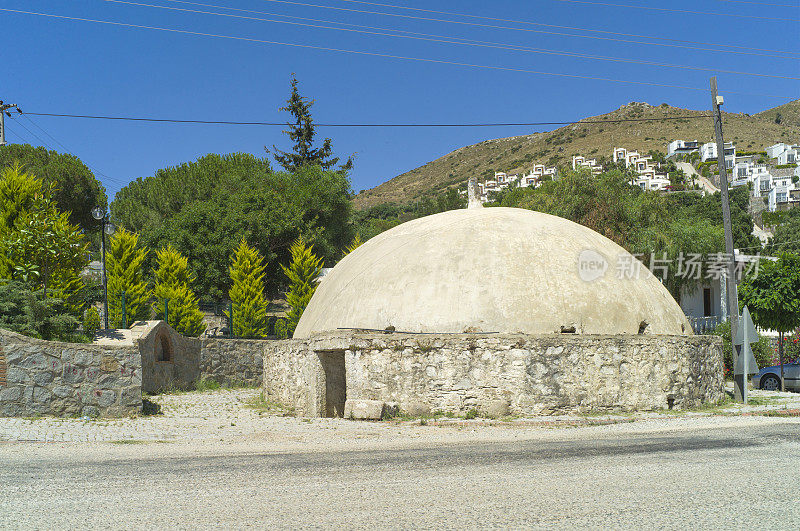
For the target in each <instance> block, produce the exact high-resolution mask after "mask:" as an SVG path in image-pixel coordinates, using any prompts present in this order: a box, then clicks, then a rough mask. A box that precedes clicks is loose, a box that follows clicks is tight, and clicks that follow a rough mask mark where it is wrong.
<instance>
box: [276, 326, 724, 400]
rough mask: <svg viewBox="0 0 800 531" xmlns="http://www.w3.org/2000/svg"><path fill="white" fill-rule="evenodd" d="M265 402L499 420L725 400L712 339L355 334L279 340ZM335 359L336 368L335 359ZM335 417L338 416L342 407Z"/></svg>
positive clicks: (716, 342)
mask: <svg viewBox="0 0 800 531" xmlns="http://www.w3.org/2000/svg"><path fill="white" fill-rule="evenodd" d="M270 350H271V352H269V353H265V355H264V390H265V392H266V394H267V395H268V396H269V397H271V398H273V399H275V400H279V401H281V402H283V403H284V404H287V405H292V406H294V407H296V408H297V411H298V412H299V413H300V414H304V415H308V416H328V415H330V412H331V409H332V408H331V405H330V402H331V401H336V403H337V407H338V405H339V404H340V402H343V400H344V399H345V397H342V396H339V395H338V394H337V391H336V389H335V387H336V386H338V385H339V383H337V382H335V381H334V382H333V384H332V385H331V382H330V381H329V380H330V379H331V377H332V376H333V377H334V380H335V379H337V378H338V377H337V376H336V375H337V374H338V372H337V371H338V369H336V368H335V367H331V366H330V364H331V363H340V362H338V361H335V360H337V359H339V358H336V357H335V356H331V355H330V354H331V353H335V352H339V353H343V357H342V358H341V359H342V360H343V361H342V362H341V363H343V365H344V367H343V368H341V370H343V371H344V376H345V385H344V386H345V389H346V400H380V401H383V402H387V403H397V404H399V406H400V409H401V410H405V411H407V412H411V413H414V414H423V413H425V412H428V411H450V412H454V413H462V414H463V413H466V412H468V411H469V410H471V409H477V410H479V411H481V412H483V413H485V414H489V415H492V416H502V415H505V414H513V415H540V414H556V413H568V412H591V411H629V410H656V409H666V408H670V407H672V408H675V409H684V408H691V407H696V406H698V405H700V404H703V403H708V402H716V401H718V400H720V399H721V398H722V397H724V379H723V370H722V341H721V339H720V338H718V337H713V336H647V335H637V336H600V335H566V334H565V335H541V336H529V335H491V336H486V335H465V334H443V335H409V334H391V335H385V334H352V335H341V336H339V335H330V336H318V337H315V338H310V339H303V340H286V341H276V342H270ZM332 360H333V361H332ZM334 409H335V408H334Z"/></svg>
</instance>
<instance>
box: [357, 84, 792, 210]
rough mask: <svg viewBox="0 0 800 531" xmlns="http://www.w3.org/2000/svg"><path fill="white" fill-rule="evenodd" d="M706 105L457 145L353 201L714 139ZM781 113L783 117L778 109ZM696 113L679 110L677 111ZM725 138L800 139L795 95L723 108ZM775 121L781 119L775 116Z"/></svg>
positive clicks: (416, 195) (414, 196) (415, 194)
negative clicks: (577, 158)
mask: <svg viewBox="0 0 800 531" xmlns="http://www.w3.org/2000/svg"><path fill="white" fill-rule="evenodd" d="M708 114H709V111H707V110H702V111H693V110H689V109H681V108H678V107H671V106H669V105H667V104H662V105H660V106H658V107H654V106H652V105H649V104H647V103H636V102H634V103H629V104H627V105H623V106H622V107H620V108H619V109H617V110H615V111H612V112H610V113H608V114H603V115H600V116H593V117H590V118H586V119H584V120H582V121H580V122H578V123H575V124H572V125H568V126H565V127H561V128H559V129H556V130H554V131H550V132H547V133H533V134H530V135H524V136H515V137H509V138H498V139H494V140H486V141H483V142H480V143H478V144H473V145H471V146H466V147H463V148H459V149H457V150H455V151H453V152H451V153H448V154H447V155H444V156H443V157H440V158H438V159H436V160H434V161H432V162H429V163H428V164H425V165H424V166H421V167H419V168H416V169H414V170H411V171H408V172H406V173H403V174H402V175H398V176H397V177H395V178H393V179H391V180H389V181H387V182H385V183H383V184H381V185H378V186H376V187H375V188H372V189H369V190H364V191H363V192H361V193H360V194H358V195H357V196H356V197H355V199H354V204H355V206H356V208H360V209H364V208H369V207H371V206H374V205H377V204H381V203H401V204H402V203H408V202H410V201H415V200H418V199H420V198H422V197H424V196H425V195H429V194H435V193H438V192H440V191H442V190H445V189H447V188H451V187H454V186H464V183H465V182H466V181H467V179H468V178H469V177H470V176H472V175H476V176H478V179H479V180H483V179H485V178H486V177H487V176H489V177H491V176H492V175H494V172H495V171H505V172H509V173H518V172H522V171H528V170H529V169H530V167H531V165H532V164H534V163H541V164H546V165H548V166H554V165H557V166H560V167H568V166H570V164H571V162H572V156H573V155H584V156H587V157H590V158H594V157H600V156H606V157H610V155H611V150H612V148H614V147H616V146H619V147H625V148H629V149H636V150H638V151H639V152H644V153H646V152H647V151H649V150H651V149H653V150H658V151H662V152H665V151H666V146H667V143H669V142H670V141H672V140H675V139H684V140H700V141H703V142H708V141H711V140H712V138H713V134H714V130H713V124H712V121H711V118H708V117H703V115H708ZM778 115H780V117H778ZM695 116H696V117H698V118H681V117H695ZM634 118H637V119H638V118H672V119H670V120H661V121H645V122H642V121H627V122H625V121H622V122H615V121H614V120H627V119H634ZM723 122H724V131H725V140H726V141H733V142H734V143H735V144H736V146H737V148H738V149H739V150H743V151H758V150H762V149H764V148H765V147H767V146H769V145H772V144H774V143H775V142H781V141H782V142H795V143H796V142H798V141H800V100H795V101H793V102H790V103H787V104H785V105H781V106H780V107H775V108H773V109H768V110H765V111H763V112H760V113H758V114H754V115H748V114H736V113H725V114H724V117H723ZM777 122H780V123H777Z"/></svg>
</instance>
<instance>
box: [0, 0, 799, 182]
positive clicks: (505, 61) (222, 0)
mask: <svg viewBox="0 0 800 531" xmlns="http://www.w3.org/2000/svg"><path fill="white" fill-rule="evenodd" d="M378 2H379V3H381V4H383V5H378V3H377V2H376V3H369V2H353V1H344V0H306V1H300V0H298V1H297V2H276V1H274V0H196V2H194V3H192V2H176V1H169V0H140V1H138V2H118V1H109V0H0V8H3V9H7V10H22V11H33V12H38V13H47V14H52V15H59V16H62V17H75V18H87V19H96V20H103V21H111V22H118V23H124V24H134V25H142V26H157V27H161V28H168V29H177V30H184V31H191V32H196V33H208V34H217V35H226V36H236V37H243V38H248V39H256V40H267V41H277V42H284V43H290V44H297V45H306V46H311V47H325V48H338V49H347V50H352V51H360V52H369V53H372V54H384V55H395V56H405V57H413V58H420V59H431V60H436V61H445V62H457V63H470V64H475V65H484V66H492V67H499V68H502V69H506V70H502V69H488V68H477V67H467V66H457V65H451V64H443V63H432V62H424V61H416V60H409V59H393V58H387V57H380V56H377V55H363V54H354V53H345V52H335V51H325V50H320V49H315V48H302V47H296V46H286V45H280V44H267V43H261V42H251V41H243V40H234V39H227V38H219V37H211V36H200V35H193V34H181V33H175V32H167V31H157V30H152V29H145V28H134V27H129V26H119V25H112V24H100V23H95V22H86V21H79V20H68V19H64V18H51V17H45V16H36V15H30V14H22V13H14V12H10V11H0V23H2V28H3V31H2V33H0V50H3V53H2V63H0V64H2V72H3V73H2V75H0V99H3V100H6V101H7V102H13V103H17V104H19V105H20V106H21V107H22V108H23V110H25V111H27V112H43V113H72V114H94V115H121V116H147V117H157V118H176V119H200V120H232V121H266V122H282V121H285V120H286V119H287V115H286V114H285V113H281V112H280V111H278V108H279V107H280V106H282V105H283V104H284V100H285V99H286V98H287V96H288V93H289V79H290V76H291V74H292V73H295V74H296V75H297V78H298V79H299V81H300V89H301V93H302V94H303V95H305V96H308V97H311V98H313V99H315V100H316V104H315V106H314V108H313V115H314V119H315V121H317V122H320V123H324V122H330V123H411V122H416V123H419V122H422V123H470V122H517V123H518V122H551V121H559V122H560V121H571V120H578V119H580V118H583V117H586V116H589V115H597V114H602V113H605V112H608V111H611V110H613V109H616V108H617V107H619V106H620V105H623V104H625V103H628V102H630V101H646V102H648V103H651V104H653V105H658V104H660V103H663V102H666V103H669V104H670V105H675V106H679V107H687V108H692V109H707V108H708V105H709V99H710V98H709V96H708V92H707V91H706V89H707V87H708V79H709V77H710V76H711V75H714V73H715V72H713V71H706V70H702V69H717V70H718V71H719V70H729V71H738V72H747V73H760V74H767V75H769V76H785V77H795V78H800V46H798V42H800V30H798V28H800V2H798V1H797V0H770V1H769V2H743V1H733V0H691V1H690V0H674V1H672V2H669V3H664V2H657V1H642V2H634V1H633V0H609V1H608V2H604V3H602V4H603V5H600V3H599V2H595V1H587V2H579V1H572V0H569V1H565V0H530V1H513V0H495V1H491V2H488V1H473V0H460V1H455V0H443V1H427V2H423V1H421V0H408V1H401V0H396V1H394V0H385V1H384V2H380V0H378ZM136 3H138V4H150V5H161V6H168V7H174V8H182V9H191V10H197V11H213V12H217V13H228V14H238V15H241V16H248V17H254V18H267V19H271V20H284V21H294V22H301V23H303V24H312V25H316V26H328V27H330V26H337V27H348V28H350V29H359V30H361V31H378V32H383V33H385V32H386V30H388V31H389V32H396V31H398V30H401V31H405V32H416V33H424V34H428V35H436V36H438V37H427V38H436V39H440V40H441V39H442V38H444V39H450V40H452V39H470V40H472V41H484V42H490V43H498V44H499V45H500V46H501V48H497V47H478V46H467V45H459V44H452V43H442V42H432V41H423V40H414V39H407V38H398V37H391V36H384V35H375V34H365V33H356V32H346V31H339V30H333V29H326V28H321V27H308V26H299V25H290V24H285V23H275V22H266V21H260V20H248V19H243V18H233V17H223V16H215V15H207V14H201V13H192V12H181V11H171V10H166V9H158V8H153V7H147V6H142V5H133V4H136ZM198 3H200V4H206V5H207V6H208V5H212V6H224V7H229V8H236V9H240V10H250V11H259V12H262V13H260V14H259V13H252V12H245V11H233V10H224V9H220V8H219V7H202V6H198V5H196V4H198ZM312 4H316V5H318V6H328V7H334V8H341V9H349V10H350V11H344V10H341V9H339V10H337V9H325V8H321V7H313V5H312ZM609 4H617V5H622V4H627V5H631V6H639V7H644V8H648V7H649V8H655V9H641V8H632V7H615V6H613V5H609ZM392 6H404V7H411V8H418V9H428V10H436V11H447V12H454V13H459V14H462V15H459V16H457V15H446V14H436V13H430V12H423V11H414V10H409V9H398V8H396V7H392ZM663 9H672V10H677V11H681V12H671V11H663ZM367 11H372V12H380V13H392V14H395V15H406V17H399V16H387V15H380V14H375V13H366V12H367ZM686 11H692V12H693V13H688V12H686ZM266 13H269V14H266ZM463 14H468V15H474V16H473V17H465V16H463ZM287 17H300V18H287ZM407 17H417V18H407ZM477 17H491V18H494V19H507V20H511V21H514V22H507V21H500V20H490V19H488V18H477ZM423 18H429V19H439V20H423ZM302 19H317V20H318V21H324V22H314V21H309V20H302ZM442 20H452V21H459V22H468V23H471V24H454V23H448V22H444V21H442ZM530 23H537V24H540V25H533V24H530ZM342 24H350V26H343V25H342ZM476 24H478V25H476ZM542 24H545V25H542ZM364 26H370V27H372V28H385V30H367V29H365V28H364ZM487 26H495V27H487ZM497 26H499V27H497ZM555 26H569V27H574V28H582V29H581V30H580V31H579V30H574V29H565V28H558V27H555ZM512 28H516V29H512ZM589 29H591V30H596V31H595V32H587V31H586V30H589ZM531 30H535V31H531ZM600 31H602V32H612V33H599V32H600ZM542 32H548V33H542ZM553 33H562V34H564V33H566V34H578V35H585V36H586V35H588V36H592V37H605V38H606V39H597V38H581V37H569V36H565V35H554V34H553ZM616 33H625V34H635V35H641V36H646V37H639V36H637V37H634V36H623V35H618V34H616ZM406 35H408V33H407V34H406ZM654 38H660V39H661V40H657V39H654ZM608 39H623V40H628V41H637V42H636V43H633V42H618V41H616V40H608ZM666 39H669V40H666ZM686 41H690V42H686ZM643 42H657V43H660V44H662V45H669V46H653V45H647V44H642V43H643ZM712 42H713V43H716V44H722V45H727V46H728V47H726V48H725V49H726V50H729V51H733V52H736V53H728V52H725V53H723V52H718V51H712V50H707V49H708V48H712V49H718V48H717V47H716V46H711V45H707V44H701V43H712ZM493 46H497V45H493ZM509 46H516V47H520V46H523V47H530V48H537V49H547V50H555V51H558V52H570V53H577V54H589V55H595V56H607V57H614V58H623V59H626V60H633V61H648V62H651V63H652V62H656V63H669V64H674V65H681V66H689V67H692V68H695V69H699V70H691V69H685V68H666V67H659V66H654V65H644V64H630V63H625V62H618V61H601V60H596V59H589V58H585V57H568V56H563V55H548V54H539V53H531V52H529V51H520V50H513V49H508V47H509ZM756 48H757V49H760V50H756ZM779 51H783V52H784V53H780V52H779ZM786 52H789V53H786ZM513 70H529V71H539V72H552V73H562V74H572V75H579V76H587V77H603V78H614V79H622V80H629V81H641V82H647V83H654V84H661V85H678V86H683V87H695V88H698V89H702V90H689V89H685V88H675V87H671V86H655V85H641V84H639V85H637V84H624V83H616V82H610V81H599V80H592V79H582V78H571V77H559V76H551V75H543V74H534V73H530V72H520V71H513ZM718 79H719V85H720V90H721V92H722V93H723V94H724V95H725V100H726V104H725V109H726V110H727V111H732V112H747V113H754V112H759V111H761V110H763V109H765V108H769V107H773V106H776V105H780V104H782V103H785V102H787V101H789V100H790V99H796V98H798V97H800V82H799V81H798V80H796V79H780V78H775V77H759V76H752V75H740V74H726V73H719V74H718ZM733 92H738V93H742V94H734V93H733ZM771 95H772V96H779V97H769V96H771ZM31 118H32V119H33V121H34V122H35V124H36V125H38V126H40V127H41V128H42V129H44V130H45V131H47V133H49V134H50V135H52V137H54V138H55V139H57V140H58V141H59V142H60V143H61V144H63V145H65V146H66V147H68V148H69V149H70V150H71V151H72V152H74V153H75V154H76V155H78V156H79V157H81V158H82V159H83V160H84V161H85V162H86V163H87V164H89V165H90V166H91V167H93V168H95V169H97V170H99V172H101V173H102V174H103V175H99V174H98V178H100V179H101V180H102V181H103V183H104V184H105V186H106V188H107V190H108V192H109V195H110V196H112V197H113V195H114V193H115V192H116V191H117V190H119V189H120V188H121V187H122V186H124V185H125V184H126V183H127V182H129V181H130V180H132V179H135V178H136V177H145V176H148V175H152V174H153V173H154V171H155V170H157V169H159V168H162V167H166V166H171V165H176V164H179V163H181V162H185V161H190V160H194V159H196V158H198V157H201V156H203V155H204V154H206V153H229V152H235V151H242V152H250V153H254V154H258V155H263V153H264V151H263V146H265V145H266V146H272V145H273V144H276V145H277V146H278V147H281V148H284V149H288V148H289V144H288V139H287V138H286V137H285V135H283V134H281V127H255V126H219V125H180V124H154V123H134V122H110V121H100V120H83V119H66V118H55V117H34V116H32V117H31ZM6 123H7V126H8V131H7V140H9V141H11V142H20V141H24V142H28V143H34V144H37V145H38V144H41V142H40V141H39V140H37V139H36V138H34V137H33V136H31V134H30V133H29V132H28V131H26V130H25V129H24V128H23V127H22V126H25V127H27V128H28V129H30V130H31V131H32V132H34V133H36V134H38V136H40V137H41V138H42V139H44V140H46V141H47V144H48V145H50V146H51V147H52V148H53V149H57V150H59V151H64V150H63V149H62V148H61V147H60V146H59V145H58V144H56V143H55V142H54V141H52V139H51V138H50V137H48V136H46V135H45V134H44V133H43V132H42V131H41V130H39V129H37V128H36V127H35V126H34V125H33V124H31V123H30V122H28V121H26V120H23V119H20V118H15V119H14V120H6ZM709 127H710V125H709ZM546 129H547V128H545V127H497V128H446V129H405V128H403V129H391V128H379V129H347V128H320V129H319V130H318V133H319V136H320V139H321V138H322V137H331V138H332V139H333V147H334V151H335V152H336V153H337V154H340V155H342V156H347V155H349V154H351V153H354V154H356V163H355V168H354V170H353V171H352V173H351V179H352V183H353V189H354V190H355V191H359V190H361V189H365V188H370V187H372V186H375V185H377V184H379V183H381V182H384V181H386V180H388V179H391V178H392V177H394V176H396V175H398V174H400V173H402V172H404V171H407V170H410V169H413V168H416V167H418V166H420V165H422V164H425V163H426V162H429V161H431V160H434V159H436V158H438V157H440V156H441V155H444V154H446V153H447V152H449V151H451V150H453V149H456V148H458V147H461V146H464V145H468V144H472V143H475V142H479V141H482V140H485V139H488V138H498V137H506V136H513V135H520V134H527V133H531V132H534V131H537V130H539V131H541V130H546Z"/></svg>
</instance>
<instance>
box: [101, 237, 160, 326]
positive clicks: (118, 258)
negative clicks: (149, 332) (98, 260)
mask: <svg viewBox="0 0 800 531" xmlns="http://www.w3.org/2000/svg"><path fill="white" fill-rule="evenodd" d="M138 242H139V237H138V236H137V235H136V234H135V233H133V232H128V231H126V230H125V229H119V230H118V231H117V233H116V234H114V236H113V237H112V238H111V241H110V242H109V246H108V247H109V248H108V251H107V252H106V270H107V274H108V317H109V326H111V327H112V328H120V327H122V295H123V293H124V294H125V320H126V322H125V326H126V328H130V326H131V325H132V324H133V323H134V322H135V321H141V320H146V319H148V318H149V317H150V290H149V289H148V286H147V281H145V279H144V273H143V272H142V263H143V262H144V259H145V257H146V256H147V251H146V250H144V249H140V248H138Z"/></svg>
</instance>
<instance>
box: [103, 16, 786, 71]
mask: <svg viewBox="0 0 800 531" xmlns="http://www.w3.org/2000/svg"><path fill="white" fill-rule="evenodd" d="M103 1H104V2H113V3H117V4H127V5H133V6H139V7H151V8H157V9H167V10H171V11H181V12H188V13H197V14H202V15H215V16H220V17H231V18H240V19H245V20H256V21H260V22H271V23H278V24H292V25H297V26H305V27H312V28H320V29H329V30H336V31H348V32H355V33H363V34H368V35H381V36H387V37H396V38H402V39H414V40H423V41H429V42H439V43H446V44H458V45H462V46H477V47H482V48H496V49H501V50H510V51H522V52H529V53H538V54H544V55H559V56H566V57H575V58H580V59H591V60H595V61H610V62H618V63H630V64H640V65H647V66H656V67H661V68H677V69H684V70H694V71H703V72H716V73H723V74H733V75H743V76H754V77H769V78H776V79H789V80H796V81H800V77H793V76H780V75H775V74H762V73H756V72H742V71H735V70H719V69H715V68H704V67H699V66H690V65H682V64H669V63H659V62H655V61H644V60H640V59H626V58H622V57H610V56H602V55H589V54H583V53H577V52H567V51H564V50H552V49H545V48H531V47H528V46H518V45H511V46H509V45H507V44H504V43H498V42H490V41H474V40H473V41H470V42H460V41H458V40H452V37H449V36H444V35H435V34H424V33H423V34H417V35H427V36H428V37H418V36H413V35H398V34H396V33H386V31H396V30H393V29H387V28H373V27H370V26H358V25H355V24H348V25H350V26H356V27H362V28H370V29H376V30H382V31H365V30H359V29H351V28H338V27H334V26H322V25H318V24H309V23H303V22H291V21H287V20H276V19H266V18H259V17H250V16H245V15H234V14H230V13H216V12H213V11H199V10H196V9H188V8H182V7H170V6H162V5H156V4H145V3H141V2H133V1H130V0H103ZM167 1H172V0H167ZM192 3H193V2H192ZM204 5H208V6H209V7H214V8H217V9H225V7H224V6H214V5H209V4H204Z"/></svg>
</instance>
